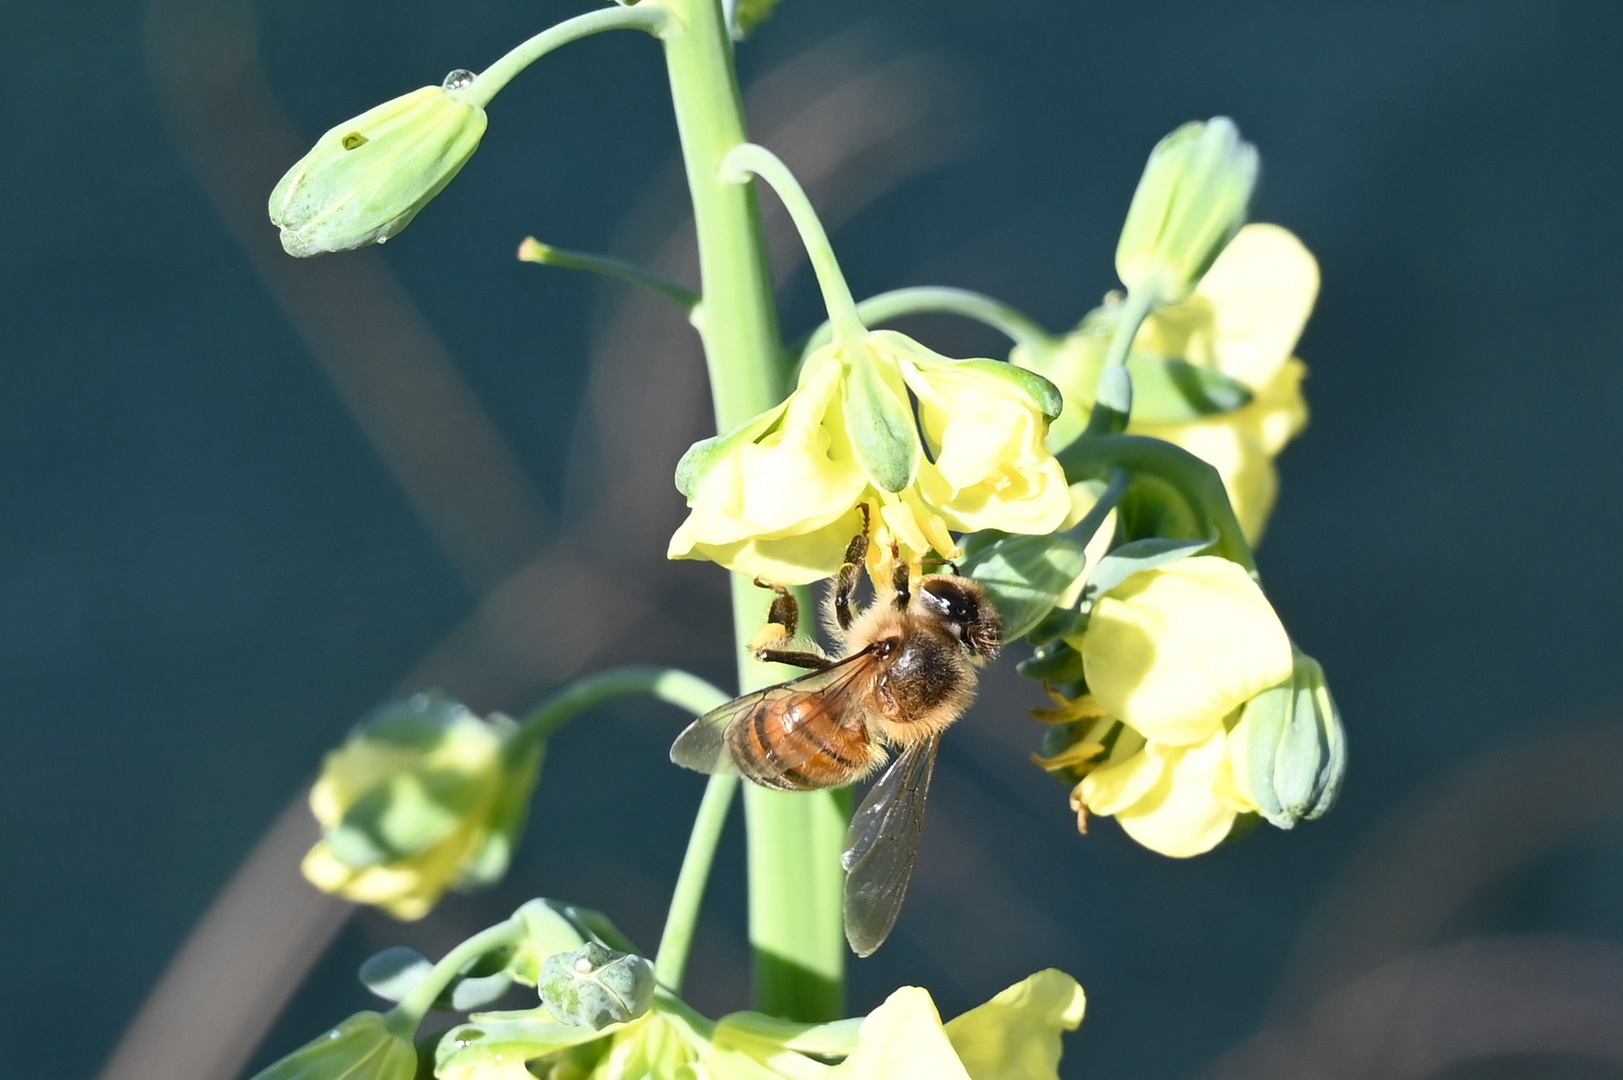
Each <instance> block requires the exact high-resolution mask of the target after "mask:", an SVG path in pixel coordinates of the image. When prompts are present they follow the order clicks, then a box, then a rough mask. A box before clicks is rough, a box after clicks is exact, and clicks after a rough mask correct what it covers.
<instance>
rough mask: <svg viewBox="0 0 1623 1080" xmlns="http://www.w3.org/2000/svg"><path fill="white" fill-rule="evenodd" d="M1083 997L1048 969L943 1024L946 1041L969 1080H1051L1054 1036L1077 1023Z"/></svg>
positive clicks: (1056, 1051)
mask: <svg viewBox="0 0 1623 1080" xmlns="http://www.w3.org/2000/svg"><path fill="white" fill-rule="evenodd" d="M1086 1004H1087V998H1086V997H1085V996H1084V995H1083V993H1082V987H1081V985H1080V984H1078V983H1077V981H1076V980H1075V979H1073V978H1071V977H1070V976H1069V975H1067V974H1065V973H1064V972H1063V971H1058V970H1056V969H1054V968H1049V969H1048V970H1046V971H1039V972H1037V974H1035V975H1033V976H1031V977H1030V978H1028V979H1025V980H1023V981H1021V982H1018V983H1015V984H1014V985H1013V986H1011V987H1009V988H1008V989H1007V990H1004V991H1003V992H1002V993H1000V994H998V995H997V996H996V997H994V998H993V999H992V1000H991V1001H988V1002H987V1003H986V1004H984V1005H980V1006H977V1007H976V1008H973V1009H971V1010H969V1011H968V1012H966V1013H964V1014H963V1015H962V1016H959V1017H956V1018H955V1019H953V1020H950V1021H948V1023H947V1027H946V1031H947V1038H948V1039H950V1040H951V1041H952V1048H953V1049H954V1050H956V1051H957V1052H958V1059H959V1060H960V1061H961V1062H962V1063H963V1067H964V1070H965V1071H966V1072H968V1073H969V1076H970V1080H1056V1078H1057V1077H1058V1075H1059V1058H1060V1032H1062V1031H1075V1030H1076V1028H1077V1025H1079V1024H1081V1023H1082V1013H1083V1011H1084V1009H1085V1007H1086Z"/></svg>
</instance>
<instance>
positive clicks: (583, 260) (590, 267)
mask: <svg viewBox="0 0 1623 1080" xmlns="http://www.w3.org/2000/svg"><path fill="white" fill-rule="evenodd" d="M518 257H519V261H520V262H530V263H538V264H540V265H542V266H556V267H560V268H562V269H564V270H585V271H587V272H589V273H593V274H601V275H603V276H604V277H607V278H613V279H614V280H616V281H623V282H625V283H626V284H628V285H640V286H642V287H643V288H645V289H647V290H649V291H650V292H656V293H658V294H659V295H661V296H663V297H664V298H665V299H667V300H669V301H670V302H671V303H673V304H675V305H676V306H677V307H679V308H681V309H682V310H683V311H686V312H687V313H688V314H689V315H691V314H692V313H693V309H694V308H696V307H698V306H699V294H698V293H696V292H694V291H693V290H692V289H688V288H684V287H683V286H681V285H678V284H677V283H676V282H674V281H672V280H671V279H670V278H668V277H665V276H664V275H662V274H656V273H654V272H653V271H652V270H649V269H648V268H647V267H643V266H638V265H637V264H636V263H629V262H626V261H625V260H624V259H616V258H614V257H613V256H610V255H593V254H591V253H590V252H586V251H567V250H565V249H564V248H555V247H553V246H552V245H551V244H543V243H542V242H541V241H539V240H537V239H536V238H535V237H533V236H526V237H525V238H524V241H523V243H521V244H519V246H518Z"/></svg>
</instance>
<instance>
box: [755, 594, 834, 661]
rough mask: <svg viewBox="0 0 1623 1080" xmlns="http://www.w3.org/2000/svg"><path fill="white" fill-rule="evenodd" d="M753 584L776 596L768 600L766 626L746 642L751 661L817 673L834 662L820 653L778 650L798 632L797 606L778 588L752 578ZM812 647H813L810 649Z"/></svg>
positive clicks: (794, 601)
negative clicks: (788, 665) (769, 590)
mask: <svg viewBox="0 0 1623 1080" xmlns="http://www.w3.org/2000/svg"><path fill="white" fill-rule="evenodd" d="M755 584H756V585H757V586H759V587H760V588H763V589H771V590H772V591H773V592H775V593H777V595H776V596H775V597H773V598H772V606H771V608H769V609H768V610H767V615H766V625H765V626H763V627H761V632H760V633H758V634H756V635H755V639H754V640H753V641H751V642H750V652H751V653H753V654H754V656H755V659H757V660H759V661H761V662H762V663H763V664H791V665H793V666H795V667H802V668H810V669H811V670H813V671H821V670H823V669H824V668H826V667H830V666H832V665H833V663H834V661H832V660H830V659H829V658H828V657H826V656H824V655H823V654H822V652H820V651H812V650H807V649H785V648H782V647H781V646H783V645H786V644H789V643H790V642H793V641H794V639H795V634H796V632H797V631H799V629H800V603H799V602H798V601H797V600H795V597H794V594H793V593H791V592H790V591H789V590H788V589H785V588H784V587H783V586H782V585H773V584H770V583H768V582H765V581H762V580H761V579H760V578H756V579H755ZM815 648H816V647H815V646H813V649H815Z"/></svg>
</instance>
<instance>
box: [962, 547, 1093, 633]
mask: <svg viewBox="0 0 1623 1080" xmlns="http://www.w3.org/2000/svg"><path fill="white" fill-rule="evenodd" d="M1084 547H1085V541H1084V542H1081V543H1079V542H1078V541H1076V540H1073V539H1071V538H1070V537H1069V536H1066V535H1064V534H1049V535H1042V536H1026V535H1018V536H1006V537H1003V538H1002V539H1000V540H998V541H996V542H995V543H993V544H990V545H988V546H987V547H986V548H984V549H982V550H979V551H977V552H976V553H975V554H974V555H973V556H967V557H965V558H964V559H962V560H960V561H959V564H958V565H959V569H960V571H961V572H962V573H963V575H964V576H965V577H968V578H971V579H973V580H974V581H976V582H979V583H980V585H981V587H982V588H984V589H985V590H986V592H987V595H988V596H989V597H990V598H991V600H992V606H993V607H995V608H997V611H998V614H1000V615H1002V616H1003V635H1004V638H1005V639H1006V640H1010V641H1012V640H1013V639H1015V638H1018V637H1024V636H1025V635H1026V634H1027V633H1028V632H1029V631H1030V630H1031V629H1032V628H1033V627H1035V626H1036V625H1037V624H1038V623H1040V622H1042V620H1043V618H1044V616H1046V615H1047V614H1048V613H1049V612H1050V611H1052V610H1053V608H1054V605H1055V604H1056V603H1057V602H1058V601H1059V599H1060V597H1061V596H1063V595H1064V594H1065V592H1066V590H1068V589H1069V588H1070V587H1071V586H1072V585H1073V584H1075V582H1076V579H1077V578H1079V577H1081V576H1082V571H1083V570H1085V569H1086V568H1087V562H1088V559H1087V554H1086V551H1085V550H1084Z"/></svg>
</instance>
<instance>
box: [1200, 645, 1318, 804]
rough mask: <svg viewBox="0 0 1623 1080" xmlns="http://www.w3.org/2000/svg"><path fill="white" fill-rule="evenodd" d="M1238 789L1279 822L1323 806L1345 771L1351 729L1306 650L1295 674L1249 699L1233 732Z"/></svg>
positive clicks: (1231, 743)
mask: <svg viewBox="0 0 1623 1080" xmlns="http://www.w3.org/2000/svg"><path fill="white" fill-rule="evenodd" d="M1228 752H1229V764H1230V767H1231V768H1232V770H1233V772H1234V779H1235V782H1236V784H1237V785H1238V786H1239V788H1240V790H1241V791H1242V792H1244V793H1246V794H1248V795H1250V796H1251V798H1252V800H1253V801H1254V802H1255V803H1256V804H1257V806H1258V807H1259V809H1260V811H1261V813H1262V816H1263V817H1265V818H1267V819H1268V821H1269V822H1270V823H1271V824H1274V825H1277V826H1278V827H1279V828H1281V829H1288V828H1290V827H1291V826H1293V825H1295V824H1296V823H1297V822H1298V821H1305V820H1311V819H1312V818H1316V817H1318V816H1320V815H1321V814H1323V813H1324V812H1325V811H1326V810H1329V809H1330V807H1331V806H1332V805H1333V804H1334V803H1335V801H1336V795H1337V794H1338V793H1339V792H1340V790H1341V779H1342V776H1343V775H1344V774H1345V773H1346V771H1347V736H1346V732H1345V731H1344V730H1343V729H1342V726H1341V714H1340V712H1338V711H1337V709H1336V703H1335V701H1334V700H1333V699H1332V698H1331V697H1330V687H1329V686H1328V685H1327V684H1326V683H1325V681H1324V669H1323V668H1321V667H1320V666H1319V663H1318V661H1316V660H1314V659H1313V658H1312V657H1310V656H1308V655H1306V654H1305V653H1302V652H1299V651H1298V652H1297V653H1296V654H1295V667H1294V669H1293V670H1292V672H1291V677H1290V678H1289V679H1287V680H1285V681H1284V682H1282V683H1280V684H1279V685H1278V686H1275V687H1272V688H1271V689H1268V690H1264V691H1263V692H1262V693H1260V694H1258V695H1257V696H1256V697H1254V698H1252V699H1251V700H1250V701H1249V702H1247V703H1246V706H1245V708H1244V710H1243V711H1242V712H1241V713H1240V720H1239V722H1238V723H1237V724H1235V725H1234V730H1233V731H1231V732H1230V733H1229V751H1228Z"/></svg>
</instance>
